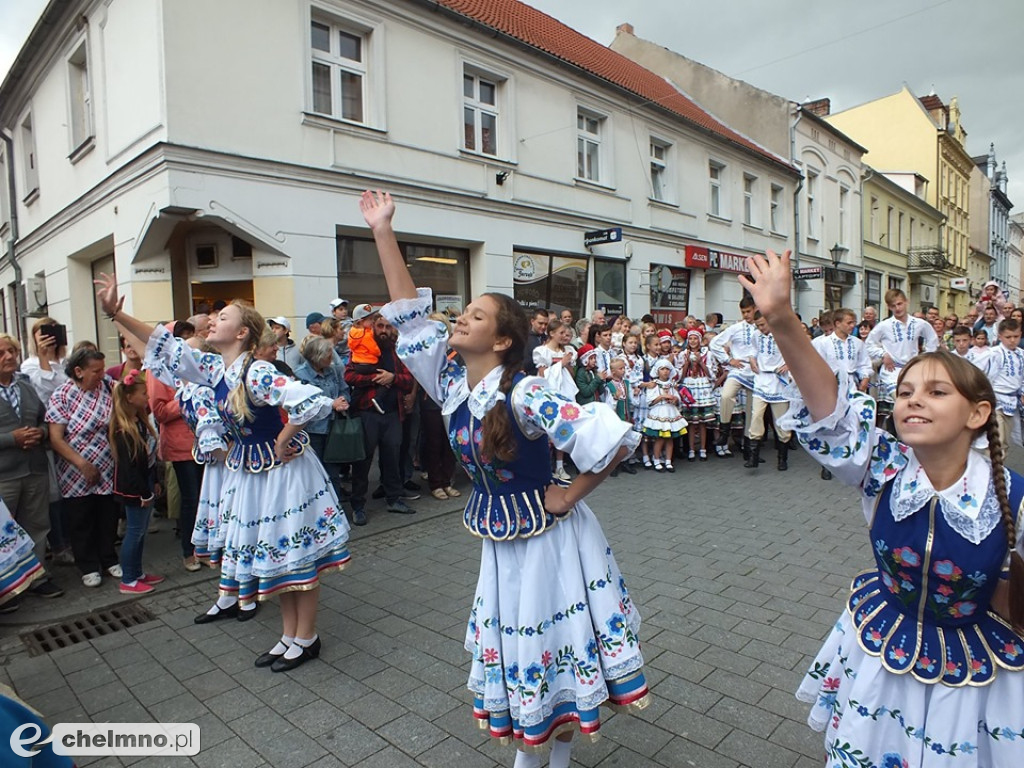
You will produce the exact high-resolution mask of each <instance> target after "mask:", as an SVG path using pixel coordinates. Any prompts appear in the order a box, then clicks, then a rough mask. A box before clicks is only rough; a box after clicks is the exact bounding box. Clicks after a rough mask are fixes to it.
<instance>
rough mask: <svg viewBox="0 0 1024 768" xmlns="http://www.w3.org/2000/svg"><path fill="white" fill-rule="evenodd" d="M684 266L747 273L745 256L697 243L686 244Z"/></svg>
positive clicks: (740, 273)
mask: <svg viewBox="0 0 1024 768" xmlns="http://www.w3.org/2000/svg"><path fill="white" fill-rule="evenodd" d="M685 258H686V266H688V267H695V268H697V269H713V270H717V271H719V272H733V273H735V274H739V275H742V274H748V273H749V272H750V270H749V269H747V257H746V256H740V255H739V254H737V253H726V252H725V251H717V250H715V249H714V248H704V247H702V246H699V245H688V246H686V257H685Z"/></svg>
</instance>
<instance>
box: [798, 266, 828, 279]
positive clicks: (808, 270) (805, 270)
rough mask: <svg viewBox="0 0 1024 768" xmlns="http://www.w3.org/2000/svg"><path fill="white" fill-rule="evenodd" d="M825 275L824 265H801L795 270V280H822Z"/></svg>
mask: <svg viewBox="0 0 1024 768" xmlns="http://www.w3.org/2000/svg"><path fill="white" fill-rule="evenodd" d="M824 276H825V270H824V269H823V268H822V267H801V268H800V269H794V270H793V279H794V280H820V279H821V278H823V277H824Z"/></svg>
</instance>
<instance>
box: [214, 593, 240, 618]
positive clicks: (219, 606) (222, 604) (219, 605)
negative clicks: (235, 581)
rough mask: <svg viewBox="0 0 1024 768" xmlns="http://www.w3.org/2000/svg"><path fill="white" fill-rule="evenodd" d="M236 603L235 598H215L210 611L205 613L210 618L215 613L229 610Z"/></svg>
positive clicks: (222, 596)
mask: <svg viewBox="0 0 1024 768" xmlns="http://www.w3.org/2000/svg"><path fill="white" fill-rule="evenodd" d="M237 602H238V598H237V597H228V596H227V595H221V596H220V597H218V598H217V602H216V603H214V604H213V606H212V607H211V608H210V610H208V611H207V613H208V614H210V615H211V616H212V615H213V614H215V613H220V612H221V611H223V610H226V609H227V608H230V607H231V606H232V605H234V604H235V603H237Z"/></svg>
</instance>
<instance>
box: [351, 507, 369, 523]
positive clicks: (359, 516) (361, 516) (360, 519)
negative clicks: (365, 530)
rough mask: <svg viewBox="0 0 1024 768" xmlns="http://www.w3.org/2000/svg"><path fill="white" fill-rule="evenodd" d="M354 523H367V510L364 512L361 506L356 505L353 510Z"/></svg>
mask: <svg viewBox="0 0 1024 768" xmlns="http://www.w3.org/2000/svg"><path fill="white" fill-rule="evenodd" d="M352 524H353V525H366V512H364V511H363V510H362V509H361V508H360V507H356V508H355V509H353V510H352Z"/></svg>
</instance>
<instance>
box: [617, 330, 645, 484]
mask: <svg viewBox="0 0 1024 768" xmlns="http://www.w3.org/2000/svg"><path fill="white" fill-rule="evenodd" d="M622 359H623V360H625V361H626V379H627V380H628V381H629V392H630V403H629V405H630V412H631V413H632V414H633V431H635V432H637V433H641V434H642V433H643V424H644V419H645V418H647V390H648V389H649V388H650V387H651V386H652V384H651V382H650V381H648V380H647V375H646V371H647V369H646V366H645V364H644V358H643V355H642V354H641V350H640V337H639V336H637V335H636V334H633V333H630V334H627V335H626V336H625V337H624V338H623V339H622ZM640 445H641V447H642V453H643V456H644V464H645V465H647V466H650V465H651V459H650V457H649V456H648V454H647V441H646V440H644V439H641V441H640ZM627 461H628V463H630V464H637V463H639V459H638V458H637V457H636V455H635V454H634V455H633V456H630V457H629V459H628V460H627Z"/></svg>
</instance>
